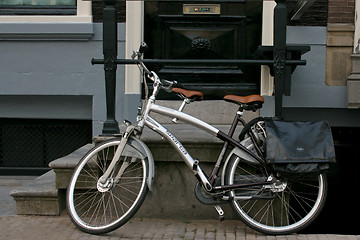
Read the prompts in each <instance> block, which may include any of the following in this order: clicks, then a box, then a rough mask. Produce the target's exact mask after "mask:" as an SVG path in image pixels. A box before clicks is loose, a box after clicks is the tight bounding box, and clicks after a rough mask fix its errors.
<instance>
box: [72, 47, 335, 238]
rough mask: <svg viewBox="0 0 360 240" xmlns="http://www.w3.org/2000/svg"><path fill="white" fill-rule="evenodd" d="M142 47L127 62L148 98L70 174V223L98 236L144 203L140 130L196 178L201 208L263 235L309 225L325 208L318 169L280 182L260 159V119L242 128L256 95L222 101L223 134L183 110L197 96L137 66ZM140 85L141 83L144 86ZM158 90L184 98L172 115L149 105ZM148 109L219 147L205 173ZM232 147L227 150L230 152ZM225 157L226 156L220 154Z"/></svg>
mask: <svg viewBox="0 0 360 240" xmlns="http://www.w3.org/2000/svg"><path fill="white" fill-rule="evenodd" d="M145 47H146V44H145V43H142V44H141V46H140V48H139V50H138V51H136V52H134V53H133V56H132V58H133V59H134V61H137V64H138V66H139V68H140V70H142V71H143V75H144V76H145V77H146V78H148V79H150V80H152V81H153V82H154V89H153V92H152V95H151V96H150V97H149V98H147V101H146V102H145V103H144V104H143V107H142V108H141V109H140V110H141V111H139V114H138V118H137V123H136V124H134V125H131V124H130V123H129V122H127V123H126V125H127V128H126V131H125V132H124V134H123V135H122V136H114V138H111V139H109V140H106V141H104V142H102V143H100V144H98V145H96V146H95V147H94V148H93V149H91V150H90V151H89V152H88V153H87V154H86V155H85V156H84V157H83V158H82V159H81V160H80V162H79V164H78V165H77V167H76V168H75V170H74V173H73V176H72V178H71V181H70V184H69V187H68V190H67V197H66V202H67V209H68V213H69V216H70V218H71V220H72V222H73V223H74V224H75V225H76V227H77V228H79V229H80V230H82V231H84V232H87V233H90V234H103V233H107V232H110V231H113V230H115V229H117V228H118V227H120V226H122V225H123V224H125V223H126V222H127V221H129V220H130V219H131V218H132V217H133V216H134V214H135V213H136V212H137V210H138V209H139V208H140V206H141V204H142V203H143V201H144V199H145V197H146V194H147V192H148V190H151V189H152V182H153V179H154V159H153V157H152V154H151V152H150V150H149V148H148V147H147V146H146V144H145V143H143V142H142V141H141V140H140V137H141V134H142V131H143V129H144V127H145V126H147V127H148V128H150V129H151V130H153V131H155V132H157V133H158V134H160V135H161V136H162V137H163V138H165V139H166V140H167V141H168V142H169V143H170V144H171V145H172V146H173V147H174V148H175V149H176V151H177V152H178V154H179V155H180V156H181V157H182V159H183V160H184V161H185V163H186V164H187V166H188V167H189V168H190V170H191V171H192V172H193V173H194V175H195V177H196V178H197V179H198V183H197V185H196V186H195V195H196V197H197V198H198V200H199V201H201V202H202V203H204V204H211V205H214V207H215V209H216V211H217V212H218V214H219V217H220V219H223V216H224V211H223V210H222V208H221V206H220V204H223V203H229V204H230V205H231V206H232V209H233V210H234V211H235V212H236V214H237V215H238V216H239V218H240V219H241V220H242V221H243V222H244V223H245V224H246V225H248V226H249V227H251V228H253V229H255V230H256V231H259V232H262V233H265V234H290V233H294V232H298V231H300V230H301V229H303V228H305V227H306V226H308V225H309V224H311V223H312V222H313V221H314V219H315V218H316V217H317V216H318V215H319V213H320V211H321V209H322V208H323V206H324V203H325V199H326V194H327V188H328V187H327V179H326V174H325V173H324V172H317V173H316V174H315V177H314V176H313V177H308V176H306V177H301V176H302V175H301V176H297V177H295V178H288V177H282V176H281V174H279V173H278V172H276V170H274V167H273V165H272V164H270V163H269V162H268V161H266V159H265V158H264V148H265V139H266V138H267V133H266V130H265V122H264V119H262V118H257V119H254V120H252V121H251V122H249V123H246V122H245V121H244V120H243V119H242V115H243V113H244V111H256V110H257V109H260V108H261V107H262V105H263V103H264V99H263V97H262V96H260V95H250V96H245V97H242V96H235V95H227V96H225V97H224V100H225V101H228V102H231V103H235V104H237V105H239V110H238V111H237V112H236V114H235V117H234V121H233V123H232V125H231V128H230V130H229V132H228V134H226V133H224V132H222V131H220V130H218V129H217V128H215V127H213V126H211V125H210V124H207V123H206V122H204V121H202V120H199V119H197V118H195V117H193V116H190V115H188V114H186V113H183V112H182V110H183V109H184V107H185V106H186V105H187V104H190V103H191V102H193V101H201V100H202V99H203V94H202V93H201V92H198V91H190V90H186V89H184V88H182V86H181V85H180V84H179V83H177V82H176V81H169V80H161V79H160V78H159V77H158V76H157V74H156V73H155V72H153V71H149V70H148V69H147V67H146V66H145V64H144V63H143V62H142V55H143V52H144V49H145ZM145 85H146V84H145ZM161 89H165V90H166V91H168V92H173V93H175V94H178V95H179V96H181V97H182V98H183V102H182V104H181V106H180V108H179V110H174V109H170V108H166V107H163V106H160V105H157V104H155V101H156V95H157V94H158V92H159V91H160V90H161ZM150 112H156V113H158V114H161V115H164V116H167V117H169V118H173V119H174V121H176V120H177V119H179V120H181V121H183V122H185V123H188V124H191V125H193V126H195V127H197V128H199V129H201V130H203V131H205V132H207V133H209V134H212V135H214V136H216V137H217V138H219V139H220V140H222V141H223V142H224V145H223V148H222V150H221V152H220V154H219V156H218V159H217V161H216V163H215V165H214V168H213V170H212V172H211V174H210V175H209V176H207V175H206V174H205V173H204V172H203V171H202V169H201V167H200V163H199V161H198V160H197V159H194V158H192V157H191V156H190V154H189V153H188V152H187V150H186V149H185V147H184V146H183V145H182V144H181V142H180V141H179V140H178V139H177V138H176V137H175V135H174V134H173V133H171V132H170V131H169V130H167V129H166V128H165V127H164V126H163V125H161V124H160V123H158V122H157V121H156V120H155V119H153V118H152V117H150V116H149V113H150ZM239 123H240V124H241V125H242V126H243V127H244V128H243V130H242V133H241V134H240V140H241V141H237V140H236V139H234V138H233V135H234V132H235V129H236V127H237V126H238V124H239ZM230 148H232V149H230ZM228 149H230V150H231V151H230V153H229V154H227V156H226V152H227V150H228Z"/></svg>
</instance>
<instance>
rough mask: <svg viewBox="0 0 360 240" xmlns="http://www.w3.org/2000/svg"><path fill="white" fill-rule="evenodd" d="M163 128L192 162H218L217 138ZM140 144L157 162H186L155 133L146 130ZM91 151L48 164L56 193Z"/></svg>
mask: <svg viewBox="0 0 360 240" xmlns="http://www.w3.org/2000/svg"><path fill="white" fill-rule="evenodd" d="M164 126H165V127H166V128H168V129H169V130H170V131H171V132H172V133H174V135H175V136H176V137H177V138H178V140H179V141H180V142H181V143H182V144H183V145H184V147H185V148H186V149H187V150H188V152H189V153H190V155H191V156H192V157H193V158H199V160H200V162H215V161H216V160H217V159H216V158H217V155H218V154H219V152H220V149H221V148H222V145H223V143H222V142H221V141H220V140H218V139H217V138H216V137H215V136H212V135H210V134H208V133H206V132H203V131H199V130H198V129H196V128H195V127H191V126H187V125H183V124H178V125H175V124H171V125H164ZM215 127H217V128H219V129H220V130H222V131H224V132H227V131H228V130H229V128H230V126H227V125H215ZM122 132H123V131H122ZM141 140H142V141H144V142H145V143H146V144H147V146H148V147H149V149H150V151H151V153H152V154H153V157H154V160H155V161H156V162H182V161H183V160H182V159H181V157H180V156H179V155H178V154H177V152H176V151H175V150H174V149H173V147H172V146H171V145H170V144H169V143H167V141H166V140H164V139H162V137H161V136H160V135H158V134H156V133H154V132H153V131H150V130H149V129H145V130H144V133H143V135H142V137H141ZM92 147H94V144H87V145H85V146H83V147H81V148H79V149H78V150H76V151H74V152H73V153H71V154H69V155H67V156H65V157H62V158H59V159H56V160H54V161H52V162H51V163H50V164H49V166H50V168H52V169H53V170H54V171H55V173H56V188H57V189H66V188H67V186H68V184H69V181H70V178H71V175H72V172H73V170H74V168H75V167H76V165H77V163H78V162H79V161H80V160H81V158H82V157H83V156H84V155H85V154H86V153H87V152H88V151H89V150H90V149H91V148H92Z"/></svg>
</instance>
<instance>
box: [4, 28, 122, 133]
mask: <svg viewBox="0 0 360 240" xmlns="http://www.w3.org/2000/svg"><path fill="white" fill-rule="evenodd" d="M118 28H119V29H118V33H119V36H118V39H119V47H118V49H119V51H118V57H119V58H123V57H124V48H125V40H124V38H125V24H123V23H122V24H119V25H118ZM0 40H2V41H1V42H0V52H1V55H0V56H1V57H0V82H1V87H0V118H41V119H92V120H93V135H98V134H100V133H101V130H102V124H103V122H104V120H105V118H106V108H105V90H104V86H105V81H104V70H103V66H102V65H95V66H92V65H91V64H90V60H91V58H102V56H103V54H102V24H24V23H22V24H0ZM123 89H124V68H123V66H119V68H118V77H117V90H116V91H117V106H118V107H117V119H118V120H119V122H120V121H122V119H123V118H124V117H126V116H124V113H123V112H124V107H123V105H124V102H125V100H124V96H123V94H122V92H123ZM126 111H127V110H126Z"/></svg>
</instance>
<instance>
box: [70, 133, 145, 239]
mask: <svg viewBox="0 0 360 240" xmlns="http://www.w3.org/2000/svg"><path fill="white" fill-rule="evenodd" d="M131 141H132V140H131V138H129V140H128V142H127V144H126V146H125V148H124V151H123V153H122V154H121V156H120V161H119V164H117V167H115V168H114V169H115V170H114V171H113V173H112V175H111V176H110V178H109V182H108V183H109V184H107V186H102V185H99V182H98V181H99V178H100V177H101V176H102V175H103V173H104V172H105V171H106V169H107V167H108V165H109V162H110V161H111V159H112V154H113V153H114V152H115V150H116V148H117V146H118V145H119V143H120V139H119V138H114V139H110V140H108V141H104V142H102V143H101V144H99V145H97V146H95V147H94V148H92V149H91V150H90V151H89V152H88V153H87V154H86V155H85V156H84V157H83V158H82V159H81V160H80V162H79V163H78V165H77V167H76V168H75V170H74V172H73V175H72V178H71V181H70V183H69V186H68V189H67V195H66V204H67V210H68V214H69V216H70V219H71V221H72V222H73V223H74V225H75V226H76V227H77V228H78V229H80V230H81V231H83V232H87V233H90V234H96V235H97V234H104V233H107V232H111V231H113V230H115V229H117V228H119V227H120V226H122V225H123V224H125V223H126V222H127V221H128V220H130V219H131V218H132V217H133V216H134V214H135V213H136V212H137V210H138V209H139V208H140V206H141V204H142V203H143V201H144V200H145V197H146V195H147V192H148V187H147V184H146V180H147V178H148V174H149V167H148V165H149V164H148V162H147V158H146V156H142V154H141V152H140V151H139V150H137V149H136V148H135V147H134V146H132V145H131ZM119 172H122V174H120V173H119ZM118 173H119V174H120V175H121V177H120V179H119V180H118V181H117V182H115V181H114V179H116V176H117V174H118Z"/></svg>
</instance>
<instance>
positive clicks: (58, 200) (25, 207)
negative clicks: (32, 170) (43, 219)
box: [10, 170, 65, 215]
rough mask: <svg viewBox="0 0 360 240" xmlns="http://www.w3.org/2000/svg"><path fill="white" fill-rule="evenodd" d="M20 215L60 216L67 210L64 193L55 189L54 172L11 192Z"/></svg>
mask: <svg viewBox="0 0 360 240" xmlns="http://www.w3.org/2000/svg"><path fill="white" fill-rule="evenodd" d="M10 195H11V196H12V197H13V198H14V200H15V201H16V213H17V214H19V215H59V214H60V212H61V210H62V209H64V208H65V202H64V199H65V198H64V196H65V195H64V192H62V191H59V190H58V189H57V188H56V187H55V172H54V171H53V170H51V171H49V172H47V173H45V174H43V175H41V176H40V177H38V178H36V179H34V180H32V181H30V182H29V183H26V184H24V185H22V186H20V187H18V188H16V189H13V190H12V191H11V192H10Z"/></svg>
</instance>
